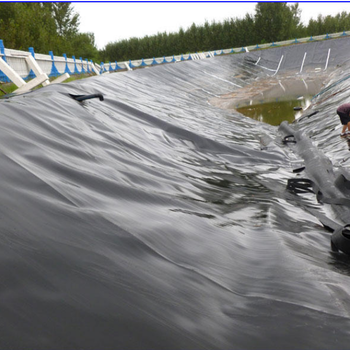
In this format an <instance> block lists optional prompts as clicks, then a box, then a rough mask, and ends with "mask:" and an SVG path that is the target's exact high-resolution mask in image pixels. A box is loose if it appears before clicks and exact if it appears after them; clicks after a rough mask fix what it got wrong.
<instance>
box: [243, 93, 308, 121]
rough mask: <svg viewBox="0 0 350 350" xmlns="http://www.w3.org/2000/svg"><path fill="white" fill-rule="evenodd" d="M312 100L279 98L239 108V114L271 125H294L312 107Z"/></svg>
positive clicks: (306, 98)
mask: <svg viewBox="0 0 350 350" xmlns="http://www.w3.org/2000/svg"><path fill="white" fill-rule="evenodd" d="M311 98H312V96H311V95H310V96H300V97H299V98H296V99H295V98H292V99H290V100H288V101H285V100H280V99H278V98H277V99H275V100H274V101H270V102H266V103H262V104H255V105H249V106H246V107H241V108H238V109H237V112H239V113H242V114H244V115H245V116H247V117H249V118H253V119H255V120H259V121H261V122H264V123H267V124H270V125H279V124H280V123H281V122H282V121H283V120H287V121H288V122H289V123H292V122H293V121H294V120H295V119H298V118H299V117H301V115H302V112H303V110H305V109H307V108H308V107H309V106H310V104H311Z"/></svg>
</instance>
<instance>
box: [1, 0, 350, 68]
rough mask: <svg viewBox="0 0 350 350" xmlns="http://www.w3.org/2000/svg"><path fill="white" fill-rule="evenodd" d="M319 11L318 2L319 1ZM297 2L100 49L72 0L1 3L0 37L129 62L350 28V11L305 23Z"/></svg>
mask: <svg viewBox="0 0 350 350" xmlns="http://www.w3.org/2000/svg"><path fill="white" fill-rule="evenodd" d="M315 6H316V9H315V11H317V4H315ZM300 18H301V10H300V8H299V5H298V3H294V4H291V5H290V4H287V3H285V2H260V3H257V5H256V7H255V13H254V14H253V15H250V14H246V15H245V16H244V17H243V18H235V17H231V18H227V19H226V20H224V21H222V22H216V21H213V22H211V23H209V22H208V21H206V22H205V23H204V24H203V25H196V24H194V23H193V24H192V25H191V26H190V27H189V28H187V29H183V28H180V29H179V31H178V32H176V33H166V32H164V33H158V34H156V35H152V36H145V37H142V38H135V37H134V38H130V39H125V40H120V41H117V42H113V43H109V44H107V45H106V46H105V47H104V48H103V49H102V50H98V49H97V47H96V44H95V37H94V34H93V33H80V32H79V30H78V29H79V14H78V13H75V12H74V10H73V7H72V4H71V3H69V2H0V39H3V41H4V43H5V46H6V47H8V48H12V49H18V50H24V51H27V50H28V48H29V47H31V46H32V47H34V50H35V52H38V53H47V52H48V51H53V52H54V54H55V55H58V56H62V54H63V53H66V54H67V55H68V56H72V55H75V56H76V57H78V58H79V57H82V58H83V59H85V58H88V59H92V60H94V61H96V62H99V61H104V62H108V61H112V62H114V61H126V60H129V59H131V60H134V59H141V58H152V57H162V56H172V55H179V54H186V53H190V52H200V51H209V50H210V51H212V50H218V49H228V48H234V47H242V46H250V45H256V44H263V43H269V42H274V41H283V40H289V39H294V38H301V37H307V36H316V35H321V34H326V33H335V32H342V31H343V30H348V29H350V14H348V13H346V12H341V13H339V14H337V15H336V16H321V15H319V16H318V17H317V19H315V20H314V19H310V20H309V22H308V24H307V25H304V24H302V23H301V19H300Z"/></svg>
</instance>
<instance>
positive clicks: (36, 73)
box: [0, 31, 350, 93]
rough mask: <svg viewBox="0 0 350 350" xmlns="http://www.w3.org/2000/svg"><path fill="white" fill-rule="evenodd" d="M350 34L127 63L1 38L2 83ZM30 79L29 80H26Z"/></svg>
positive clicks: (21, 88) (25, 85)
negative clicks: (24, 47)
mask: <svg viewBox="0 0 350 350" xmlns="http://www.w3.org/2000/svg"><path fill="white" fill-rule="evenodd" d="M348 35H350V31H343V32H341V33H333V34H326V35H318V36H315V37H312V36H311V37H306V38H301V39H294V40H285V41H280V42H272V43H268V44H260V45H259V44H258V45H253V46H247V47H241V48H232V49H223V50H214V51H207V52H199V53H189V54H185V55H176V56H175V55H174V56H167V57H165V56H163V57H158V58H148V59H143V58H142V59H140V60H133V61H131V60H129V61H124V62H117V61H115V62H113V63H111V62H109V63H107V64H106V63H103V62H101V63H100V64H97V63H94V62H92V60H90V61H89V60H88V59H84V60H83V59H82V58H79V60H77V59H76V58H75V57H74V56H73V57H72V58H68V57H67V56H66V55H65V54H63V56H54V54H53V53H52V51H50V52H49V55H44V54H37V53H35V52H34V49H33V48H29V51H28V52H26V51H19V50H12V49H7V48H5V47H4V44H3V41H2V40H0V58H1V59H0V82H10V81H12V82H13V83H14V84H15V85H16V86H17V87H18V89H17V90H16V91H15V92H20V93H22V92H26V91H29V90H31V89H32V88H34V87H35V86H38V85H40V84H42V85H44V86H46V85H48V84H50V83H51V84H53V83H59V82H62V81H64V80H65V79H67V78H68V77H69V76H70V75H71V74H84V73H94V74H97V75H98V74H103V73H107V72H115V71H118V70H132V69H134V68H142V67H146V66H154V65H158V64H165V63H174V62H181V61H188V60H199V59H204V58H212V57H215V56H218V55H225V54H232V53H239V52H249V51H254V50H259V49H265V48H270V47H276V46H286V45H292V44H298V43H305V42H310V41H319V40H326V39H332V38H339V37H343V36H348ZM50 77H58V78H56V79H55V80H53V81H51V82H50V80H49V78H50ZM26 81H29V82H26Z"/></svg>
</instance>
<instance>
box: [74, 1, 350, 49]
mask: <svg viewBox="0 0 350 350" xmlns="http://www.w3.org/2000/svg"><path fill="white" fill-rule="evenodd" d="M255 5H256V3H253V2H199V1H198V2H195V3H193V2H192V3H189V2H182V3H181V2H180V3H179V2H161V3H159V2H158V3H154V2H143V3H140V2H138V3H135V2H134V3H131V2H130V3H126V2H112V3H106V2H100V3H99V2H82V3H73V6H74V8H75V11H76V12H77V13H79V15H80V31H81V32H92V33H94V34H95V40H96V45H97V47H98V48H99V49H102V48H103V47H104V46H105V45H106V44H108V43H109V42H115V41H118V40H122V39H128V38H131V37H139V38H141V37H144V36H146V35H148V36H150V35H154V34H157V33H158V32H161V33H162V32H167V33H169V32H177V31H178V30H179V29H180V27H182V28H183V29H187V28H188V27H189V26H191V24H192V23H195V24H198V25H201V24H204V22H205V21H206V20H207V21H208V22H209V23H210V22H212V21H213V20H215V21H217V22H220V21H223V20H224V19H226V18H232V17H233V18H236V17H237V18H242V17H244V15H245V14H246V13H250V14H254V12H255V11H254V9H255ZM299 7H300V8H301V10H302V12H301V19H302V21H303V23H306V24H307V23H308V21H309V19H310V18H314V19H316V18H317V16H318V14H322V15H324V16H326V15H332V16H334V15H336V14H337V13H339V12H342V11H346V12H350V3H347V2H345V3H344V2H299Z"/></svg>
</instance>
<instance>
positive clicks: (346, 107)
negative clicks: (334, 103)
mask: <svg viewBox="0 0 350 350" xmlns="http://www.w3.org/2000/svg"><path fill="white" fill-rule="evenodd" d="M337 114H338V115H339V118H340V122H341V123H342V125H343V129H342V131H341V134H340V136H344V135H346V134H350V103H344V104H343V105H341V106H339V107H338V109H337ZM346 129H348V131H346Z"/></svg>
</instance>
